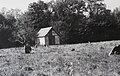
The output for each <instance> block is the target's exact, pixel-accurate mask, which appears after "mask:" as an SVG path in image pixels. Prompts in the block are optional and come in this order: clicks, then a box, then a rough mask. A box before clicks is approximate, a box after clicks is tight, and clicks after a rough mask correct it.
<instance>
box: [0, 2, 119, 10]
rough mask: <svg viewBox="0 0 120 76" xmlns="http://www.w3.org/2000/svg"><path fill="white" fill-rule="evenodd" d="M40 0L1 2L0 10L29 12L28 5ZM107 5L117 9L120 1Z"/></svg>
mask: <svg viewBox="0 0 120 76" xmlns="http://www.w3.org/2000/svg"><path fill="white" fill-rule="evenodd" d="M36 1H38V0H0V9H1V8H2V7H6V8H8V9H11V8H13V9H15V8H19V9H21V10H22V11H25V10H27V8H28V5H29V4H30V3H32V2H36ZM43 1H45V2H48V1H50V0H43ZM104 1H105V3H106V4H107V8H110V9H112V10H113V9H115V8H116V7H119V6H120V0H104Z"/></svg>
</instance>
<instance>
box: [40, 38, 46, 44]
mask: <svg viewBox="0 0 120 76" xmlns="http://www.w3.org/2000/svg"><path fill="white" fill-rule="evenodd" d="M39 40H40V45H45V37H41V38H39Z"/></svg>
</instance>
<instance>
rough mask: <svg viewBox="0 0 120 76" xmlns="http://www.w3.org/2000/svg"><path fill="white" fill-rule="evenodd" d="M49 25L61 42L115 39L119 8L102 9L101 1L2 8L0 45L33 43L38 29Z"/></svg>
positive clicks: (59, 0) (74, 0)
mask: <svg viewBox="0 0 120 76" xmlns="http://www.w3.org/2000/svg"><path fill="white" fill-rule="evenodd" d="M48 26H52V27H53V28H54V29H55V30H56V31H58V32H59V33H60V35H61V41H62V42H64V43H63V44H75V43H84V42H89V41H90V42H95V41H107V40H119V39H120V36H119V34H120V10H119V8H116V9H115V10H114V11H113V12H112V11H111V10H109V9H107V8H106V4H105V3H104V1H103V0H56V1H50V2H48V3H45V2H43V1H41V0H39V1H37V2H33V3H30V4H29V5H28V10H27V11H26V12H24V13H23V12H21V11H20V10H19V9H11V10H7V9H5V8H4V9H2V11H1V13H0V47H1V48H3V47H12V46H15V47H17V46H22V45H24V44H26V43H27V42H30V44H31V45H35V40H36V38H37V35H36V33H37V32H38V31H39V30H40V28H43V27H48Z"/></svg>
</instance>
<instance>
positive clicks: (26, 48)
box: [25, 43, 32, 54]
mask: <svg viewBox="0 0 120 76" xmlns="http://www.w3.org/2000/svg"><path fill="white" fill-rule="evenodd" d="M31 50H32V48H31V46H30V44H29V43H26V45H25V53H26V54H28V53H30V52H31Z"/></svg>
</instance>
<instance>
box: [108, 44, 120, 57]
mask: <svg viewBox="0 0 120 76" xmlns="http://www.w3.org/2000/svg"><path fill="white" fill-rule="evenodd" d="M114 54H116V55H120V45H118V46H115V47H114V48H113V50H111V51H110V53H109V55H114Z"/></svg>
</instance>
